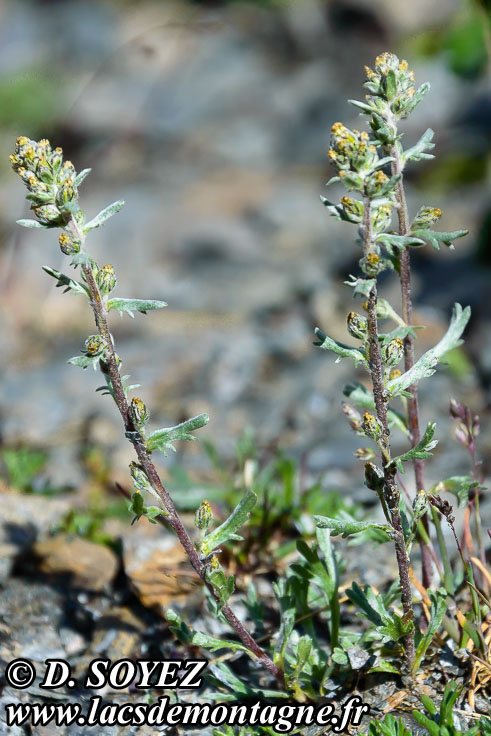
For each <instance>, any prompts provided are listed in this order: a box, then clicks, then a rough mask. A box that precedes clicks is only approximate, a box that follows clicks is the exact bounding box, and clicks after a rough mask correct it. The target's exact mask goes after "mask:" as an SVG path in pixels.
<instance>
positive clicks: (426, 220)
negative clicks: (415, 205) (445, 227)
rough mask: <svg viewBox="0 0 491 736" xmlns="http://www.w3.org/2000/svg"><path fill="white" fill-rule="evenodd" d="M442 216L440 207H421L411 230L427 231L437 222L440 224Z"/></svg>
mask: <svg viewBox="0 0 491 736" xmlns="http://www.w3.org/2000/svg"><path fill="white" fill-rule="evenodd" d="M441 216H442V211H441V209H440V208H439V207H421V209H420V210H419V212H418V214H417V215H416V217H415V218H414V220H413V224H412V226H411V228H412V229H413V230H416V229H417V230H426V229H427V228H429V227H431V226H432V225H434V224H435V222H438V220H439V219H440V217H441Z"/></svg>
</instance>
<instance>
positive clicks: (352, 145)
mask: <svg viewBox="0 0 491 736" xmlns="http://www.w3.org/2000/svg"><path fill="white" fill-rule="evenodd" d="M328 156H329V159H330V161H331V163H332V164H333V165H334V166H336V168H337V169H338V176H339V177H340V179H342V181H343V183H344V185H345V186H346V188H347V189H349V190H354V191H358V192H362V193H363V194H367V195H368V196H370V197H375V196H377V195H379V196H382V195H384V194H387V184H388V182H389V178H388V177H387V175H386V174H384V172H383V171H378V170H377V167H378V165H379V156H378V153H377V148H376V146H375V143H374V141H373V140H371V139H370V137H369V135H368V133H367V132H366V131H361V132H360V131H359V130H350V129H349V128H347V127H346V126H345V125H343V124H342V123H334V125H333V126H332V128H331V148H330V149H329V152H328ZM342 205H343V208H344V211H345V213H346V215H347V217H348V219H349V220H351V221H352V222H360V221H361V218H362V217H363V205H362V203H361V202H357V201H356V200H353V199H351V198H348V197H347V198H345V200H343V202H342Z"/></svg>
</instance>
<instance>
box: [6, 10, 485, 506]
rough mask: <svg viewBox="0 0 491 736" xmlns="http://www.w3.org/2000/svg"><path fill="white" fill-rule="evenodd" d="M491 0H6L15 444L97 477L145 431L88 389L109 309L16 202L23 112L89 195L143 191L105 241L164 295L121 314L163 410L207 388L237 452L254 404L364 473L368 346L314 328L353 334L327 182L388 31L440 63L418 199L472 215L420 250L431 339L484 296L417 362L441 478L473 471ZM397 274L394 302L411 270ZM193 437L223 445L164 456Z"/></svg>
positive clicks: (411, 130)
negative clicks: (328, 347) (87, 359)
mask: <svg viewBox="0 0 491 736" xmlns="http://www.w3.org/2000/svg"><path fill="white" fill-rule="evenodd" d="M485 5H486V2H485V0H483V4H480V3H478V2H471V1H470V0H469V1H467V0H466V1H465V2H464V1H463V0H435V1H434V2H432V3H428V2H426V0H425V1H423V0H413V2H411V3H408V2H403V0H370V2H368V0H290V1H289V2H287V1H286V0H277V1H274V0H271V1H270V2H268V0H256V1H255V2H252V1H251V2H225V1H222V2H219V1H218V0H217V1H216V2H212V1H211V0H210V1H205V0H202V1H201V2H198V0H196V1H195V2H185V1H184V0H165V1H164V0H161V1H160V2H156V1H154V2H147V1H146V0H138V2H136V1H132V0H93V1H92V2H88V1H80V2H76V1H73V2H72V1H68V0H65V1H59V0H58V1H55V0H32V1H31V2H29V1H28V0H11V1H10V2H9V1H8V0H2V2H1V3H0V154H1V156H0V192H1V196H0V235H1V241H0V259H1V268H0V278H1V282H2V284H1V287H2V288H1V292H0V310H1V325H0V340H1V344H2V351H1V354H0V361H1V376H2V380H1V399H0V411H1V416H0V429H1V437H2V443H3V446H4V447H6V448H7V450H8V449H9V448H10V449H11V448H15V447H18V446H19V445H22V446H27V447H30V448H35V449H36V450H41V451H46V452H47V458H48V460H47V464H46V465H45V466H43V467H44V471H43V472H45V474H46V477H47V478H49V482H50V483H51V484H52V485H53V486H57V487H59V486H61V487H63V486H72V487H77V488H80V487H81V486H83V485H84V483H85V484H86V483H87V468H86V463H85V464H84V462H81V457H82V456H83V457H86V454H85V455H84V454H83V449H84V448H85V449H87V447H88V448H90V447H93V445H98V447H99V448H102V451H103V455H104V461H105V462H107V463H108V464H109V466H110V468H111V474H112V475H111V478H112V479H113V480H114V479H119V480H120V481H121V482H124V483H127V471H126V468H127V462H128V460H129V459H130V457H131V447H130V446H129V445H128V443H127V442H126V441H125V440H124V438H123V437H122V433H121V426H120V421H119V417H118V415H117V413H116V410H115V407H114V406H113V405H112V403H111V401H110V400H109V399H107V398H104V399H101V397H100V395H99V394H96V393H95V390H94V389H95V388H96V387H97V386H98V385H100V383H101V379H100V376H98V375H96V374H95V373H92V372H87V373H82V372H81V371H80V370H79V369H78V368H75V367H72V366H69V365H67V363H66V361H67V359H68V358H70V357H71V356H73V355H75V354H77V352H78V351H79V350H80V348H81V347H82V346H83V342H84V340H85V338H86V337H87V335H88V334H91V333H92V332H93V325H92V321H91V314H90V312H89V311H88V309H87V305H86V303H84V301H83V300H82V299H81V298H79V297H77V296H74V295H63V294H62V293H61V290H60V289H58V290H57V289H55V288H54V282H53V281H52V280H51V279H49V278H48V277H47V276H46V275H45V274H43V273H42V271H41V266H42V265H43V264H47V265H51V266H53V267H55V268H59V269H66V267H67V266H66V261H65V259H64V257H63V256H62V255H61V253H60V252H59V250H58V246H57V242H56V237H55V235H53V233H50V232H44V233H40V232H37V231H29V230H24V229H21V228H19V227H17V226H16V225H15V224H14V223H15V220H16V219H18V218H21V217H25V216H27V215H28V211H27V205H26V204H25V202H24V190H23V188H22V186H21V184H20V182H19V181H17V180H16V178H15V176H14V175H13V173H12V172H11V171H10V169H9V164H8V158H7V157H8V154H9V153H10V152H11V149H12V147H13V144H14V140H15V137H16V136H17V135H19V134H25V135H28V136H30V137H49V138H50V139H51V140H52V142H53V143H54V144H55V145H61V146H63V148H64V151H65V155H66V157H67V158H70V159H72V160H73V161H74V163H75V165H76V167H77V168H78V169H81V168H84V167H87V166H90V167H92V168H93V173H92V174H91V175H90V177H89V178H88V179H87V180H86V182H85V183H84V185H83V187H82V189H81V196H82V203H83V205H84V206H85V207H86V210H87V212H88V213H89V215H92V214H95V213H96V212H97V211H98V210H99V209H101V208H102V207H103V206H105V205H106V204H109V203H110V202H112V201H114V200H116V199H119V198H124V199H125V200H126V205H125V207H124V209H123V210H122V212H121V213H120V214H119V215H118V216H117V217H115V218H114V219H112V220H111V222H110V223H108V224H107V225H106V226H105V227H104V228H102V229H100V230H97V231H95V232H94V233H93V234H92V235H91V236H90V248H91V251H92V254H93V255H94V257H95V258H96V259H97V260H98V261H99V262H100V263H101V264H104V263H112V264H113V265H114V266H115V268H116V273H117V276H118V280H119V284H118V293H119V295H121V296H134V297H153V298H162V299H165V300H166V301H167V302H168V304H169V307H168V308H167V309H166V310H164V312H161V313H155V314H151V315H148V316H146V317H145V316H141V315H138V316H137V317H136V318H135V320H130V319H129V318H127V317H125V318H124V319H122V320H120V319H119V317H118V316H115V317H114V318H113V322H112V329H113V332H114V335H115V339H116V342H117V347H118V352H119V353H120V354H121V356H122V357H123V359H124V363H125V372H127V373H130V374H131V375H132V378H133V379H134V380H136V381H138V382H139V383H141V384H142V388H141V389H140V390H139V392H138V393H139V394H140V395H141V396H142V398H144V400H145V401H146V402H147V404H148V405H149V406H150V407H152V409H153V420H154V421H155V422H156V423H158V424H159V425H160V426H169V425H171V424H174V423H176V422H177V421H179V420H181V419H182V418H184V417H186V416H189V415H191V414H195V413H198V412H201V411H207V412H209V414H210V416H211V422H210V424H209V426H208V427H207V428H206V429H205V430H202V431H201V432H200V436H201V437H202V438H206V439H208V440H209V441H211V442H213V443H215V444H216V445H217V447H218V450H219V453H220V454H221V455H222V456H223V457H225V458H227V457H230V456H232V455H233V453H234V446H235V443H236V441H237V439H238V438H239V437H240V436H241V435H242V434H243V432H244V430H245V429H246V428H248V427H249V428H252V430H253V431H254V432H255V433H256V435H257V439H258V443H259V445H260V446H261V447H268V446H276V445H281V446H282V447H284V448H285V449H286V450H287V451H288V452H290V453H292V454H293V455H296V456H297V457H298V458H303V459H304V463H305V467H306V468H307V470H308V471H309V472H310V473H311V474H312V475H313V476H314V475H316V474H320V473H321V472H322V473H327V476H326V477H327V479H328V480H327V482H328V483H330V484H331V485H334V486H337V487H339V488H343V489H345V492H353V493H357V494H358V495H361V496H363V494H365V493H368V492H367V491H366V490H364V488H363V485H362V479H361V474H360V472H359V471H360V468H359V467H356V466H355V467H354V466H353V456H352V453H353V451H354V450H355V449H356V447H357V446H358V444H359V442H358V438H356V437H355V436H354V435H352V434H351V433H350V430H349V428H348V426H347V424H346V423H345V421H344V418H343V416H342V412H341V398H342V397H341V390H342V387H343V385H344V384H345V383H346V382H347V381H348V380H351V379H352V378H353V368H352V365H351V364H348V362H346V363H342V364H340V365H334V361H333V359H332V357H331V356H329V355H327V354H325V353H321V352H320V351H318V350H316V349H315V348H314V347H313V346H312V342H313V328H314V326H316V325H319V326H321V327H322V328H323V329H324V330H326V331H329V333H330V334H332V335H333V336H334V337H337V338H338V339H341V340H345V339H347V336H346V332H345V315H346V312H347V311H348V309H350V308H352V302H351V291H350V289H349V288H348V287H345V286H343V285H342V281H343V278H344V277H346V275H347V274H348V273H350V272H353V270H355V271H356V268H357V265H356V262H357V259H358V257H359V256H358V253H357V246H356V245H354V243H353V241H354V236H355V230H354V228H352V227H349V226H347V225H343V224H342V223H338V222H336V221H334V220H333V218H330V217H329V216H328V214H327V212H326V211H325V210H324V209H323V207H322V205H321V203H320V200H319V195H320V194H323V193H324V192H325V190H324V184H325V181H327V179H328V178H329V177H330V176H331V174H332V171H331V170H330V167H329V165H328V162H327V157H326V151H327V148H328V140H329V131H330V126H331V124H332V123H333V122H335V121H337V120H342V121H343V122H345V123H346V124H347V125H350V126H353V125H355V126H356V125H357V121H358V114H357V111H356V110H355V109H354V108H353V107H351V106H350V105H349V104H348V103H347V99H349V98H360V97H362V95H363V91H362V84H363V81H364V71H363V66H364V65H365V64H371V63H372V61H373V59H374V57H375V56H376V55H377V54H378V53H380V52H382V51H384V50H392V51H394V52H396V53H397V54H398V55H399V56H401V57H404V58H407V59H409V62H410V66H411V67H412V68H414V69H415V72H416V78H417V81H418V82H423V81H425V80H429V81H430V82H431V85H432V90H431V93H430V94H429V95H428V97H427V98H426V100H425V101H424V102H423V103H422V104H421V105H420V106H419V107H418V109H417V111H416V113H415V114H414V115H413V116H412V117H411V118H410V120H409V121H407V124H406V126H405V132H406V139H405V140H406V144H407V145H408V144H412V143H413V142H414V141H415V140H416V139H417V138H418V137H419V135H420V134H421V133H422V132H423V131H424V130H425V129H426V127H432V128H433V129H434V130H435V131H436V136H435V141H436V149H435V151H434V153H435V154H436V159H435V160H434V161H430V162H424V163H420V164H413V165H412V166H410V167H409V169H408V171H407V183H408V196H409V204H410V207H411V210H412V211H413V212H415V211H416V210H417V208H418V207H419V205H420V204H422V203H425V204H431V205H433V206H438V207H441V208H442V209H443V212H444V216H443V218H442V221H441V226H442V229H445V230H453V229H457V228H461V227H466V228H468V229H469V230H470V234H469V236H467V237H466V238H465V239H462V240H459V241H458V243H457V248H456V250H455V251H453V252H449V251H442V252H436V251H433V250H430V248H429V247H427V248H424V249H421V250H417V251H414V258H413V260H414V267H415V273H414V287H415V298H416V321H417V322H420V323H423V324H425V325H427V329H426V330H425V331H424V332H422V333H420V335H421V336H420V340H419V342H418V349H419V350H420V351H423V350H424V349H426V348H427V347H428V346H430V345H431V344H433V343H434V342H435V341H436V340H437V339H438V338H439V336H440V335H441V334H442V333H443V331H444V330H445V327H446V323H447V320H448V317H449V314H450V311H451V306H452V303H453V302H454V301H460V302H462V303H463V304H470V305H471V306H472V309H473V317H472V322H471V325H470V327H469V329H468V332H467V336H466V337H467V340H466V345H465V348H464V349H463V350H460V351H459V352H457V353H454V354H453V355H452V356H451V359H450V361H449V366H448V368H447V369H440V371H439V374H438V377H436V378H434V379H432V380H430V381H427V382H426V383H423V384H422V385H421V409H422V416H423V421H427V420H429V419H437V420H438V422H439V428H438V432H439V438H440V445H439V448H438V451H437V453H436V455H435V459H434V461H433V463H431V464H430V465H429V467H428V477H429V479H430V481H434V480H436V479H437V478H438V477H439V476H440V475H441V472H442V471H443V472H444V474H445V475H447V476H448V475H450V474H451V473H458V474H462V473H465V472H467V465H466V464H467V458H466V457H465V454H464V450H460V449H458V448H457V446H456V445H455V443H454V440H453V438H452V437H451V436H450V431H449V421H448V419H447V414H448V400H449V398H450V396H451V395H453V396H455V397H457V398H459V399H461V400H464V401H467V402H468V403H469V404H470V405H471V406H472V409H473V410H474V411H475V412H479V413H480V414H481V417H482V422H483V435H482V438H481V452H482V453H484V454H485V453H486V451H488V450H489V448H490V445H491V434H490V432H489V414H488V410H489V403H490V396H491V394H490V391H491V332H490V329H489V328H490V319H491V306H490V304H491V302H490V301H489V291H490V285H491V281H490V273H491V270H490V269H491V255H490V253H491V251H490V249H489V232H490V227H491V219H490V210H489V200H488V191H489V121H490V117H491V100H490V97H489V94H488V92H489V76H488V70H489V56H488V54H487V49H488V51H489V44H490V40H489V39H490V36H489V17H488V16H487V9H486V6H485ZM358 124H364V123H360V121H358ZM332 196H333V197H335V196H336V193H335V192H334V191H333V192H332ZM385 290H386V295H387V296H390V297H391V298H392V299H393V300H394V302H395V303H396V304H397V303H398V299H399V297H398V289H397V284H396V280H395V279H390V278H389V279H388V280H387V282H386V284H385ZM357 378H358V379H363V378H364V376H363V375H362V374H360V375H359V376H357ZM81 448H82V450H81ZM183 455H184V457H185V462H186V464H187V466H188V467H191V468H193V467H195V468H196V469H197V471H199V469H200V468H201V467H202V466H204V465H205V463H206V461H205V458H204V454H203V452H202V449H201V447H200V445H199V443H187V445H186V447H184V448H181V450H180V453H179V454H178V455H177V456H173V457H172V458H170V459H169V462H168V463H167V465H166V467H167V468H169V467H172V464H173V463H177V464H182V459H183ZM4 465H5V463H4ZM3 470H4V475H5V478H6V481H7V482H8V481H9V475H8V472H7V471H8V469H7V470H6V468H5V467H4V468H3ZM165 472H167V471H164V473H165ZM10 480H11V478H10ZM46 482H47V481H46ZM408 483H409V485H410V484H411V482H410V479H408ZM348 486H349V488H348Z"/></svg>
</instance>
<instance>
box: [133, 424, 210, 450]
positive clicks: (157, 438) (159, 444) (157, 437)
mask: <svg viewBox="0 0 491 736" xmlns="http://www.w3.org/2000/svg"><path fill="white" fill-rule="evenodd" d="M209 421H210V417H209V416H208V414H198V415H197V416H196V417H193V418H192V419H187V420H186V421H185V422H181V423H180V424H176V425H175V426H174V427H163V428H162V429H156V430H155V431H154V432H152V433H151V434H150V435H149V436H148V438H147V442H146V446H147V450H150V452H151V451H152V450H160V451H161V452H163V453H164V455H166V454H167V450H172V451H173V452H175V451H176V448H175V447H174V442H179V441H180V440H195V439H196V437H193V435H192V434H189V433H190V432H193V431H194V430H195V429H201V427H204V426H205V425H206V424H208V422H209Z"/></svg>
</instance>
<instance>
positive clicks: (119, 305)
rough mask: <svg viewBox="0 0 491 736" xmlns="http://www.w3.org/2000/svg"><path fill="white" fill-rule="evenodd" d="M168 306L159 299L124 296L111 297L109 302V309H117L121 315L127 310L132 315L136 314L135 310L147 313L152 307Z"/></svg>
mask: <svg viewBox="0 0 491 736" xmlns="http://www.w3.org/2000/svg"><path fill="white" fill-rule="evenodd" d="M166 306H167V303H166V302H162V301H159V300H158V299H123V298H122V297H116V298H114V299H109V301H108V302H107V308H108V310H111V309H117V310H118V312H119V313H120V315H121V316H123V313H124V312H126V314H129V315H130V317H134V316H135V315H134V314H133V312H141V313H142V314H146V313H147V312H148V311H149V310H151V309H163V308H164V307H166Z"/></svg>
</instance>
